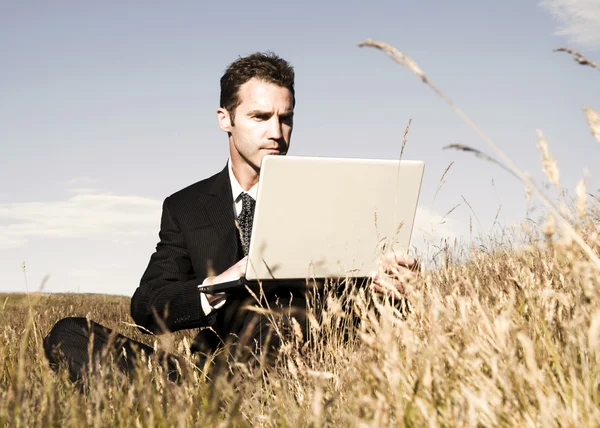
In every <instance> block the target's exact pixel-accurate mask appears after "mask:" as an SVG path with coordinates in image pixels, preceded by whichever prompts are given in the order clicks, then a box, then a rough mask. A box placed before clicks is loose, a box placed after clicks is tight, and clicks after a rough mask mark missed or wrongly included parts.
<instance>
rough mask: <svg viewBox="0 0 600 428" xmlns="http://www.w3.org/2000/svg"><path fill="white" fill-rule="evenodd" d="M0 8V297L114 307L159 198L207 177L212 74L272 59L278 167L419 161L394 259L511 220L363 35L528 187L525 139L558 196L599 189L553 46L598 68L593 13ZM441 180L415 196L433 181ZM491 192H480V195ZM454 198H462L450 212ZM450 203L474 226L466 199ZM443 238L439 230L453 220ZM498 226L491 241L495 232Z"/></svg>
mask: <svg viewBox="0 0 600 428" xmlns="http://www.w3.org/2000/svg"><path fill="white" fill-rule="evenodd" d="M119 3H120V4H117V2H114V3H109V2H96V3H95V4H91V3H89V2H87V3H82V2H75V1H56V2H46V3H40V2H26V1H23V2H12V3H9V2H0V54H1V55H2V67H0V147H1V154H2V155H1V156H0V183H1V184H0V272H2V277H1V278H0V291H22V290H25V281H24V277H23V272H22V271H21V262H22V261H26V263H27V275H28V283H29V289H30V290H34V289H37V288H38V287H39V284H40V282H41V280H42V278H43V277H44V276H45V275H50V277H49V280H48V282H47V283H46V286H45V289H46V290H48V291H81V292H97V293H117V294H126V295H130V294H131V293H132V292H133V290H134V289H135V287H136V286H137V285H138V282H139V278H140V276H141V274H142V273H143V270H144V269H145V267H146V265H147V262H148V259H149V257H150V254H151V253H152V252H153V250H154V246H155V244H156V242H157V239H158V236H157V232H158V227H159V220H160V207H161V203H162V201H163V200H164V198H165V197H166V196H168V195H169V194H171V193H173V192H175V191H177V190H178V189H180V188H182V187H185V186H187V185H188V184H191V183H193V182H196V181H198V180H200V179H203V178H205V177H208V176H210V175H212V174H214V173H215V172H217V171H219V170H220V169H221V168H222V167H223V166H224V165H225V161H226V159H227V155H228V152H227V139H226V135H225V134H224V133H223V132H222V131H220V129H219V128H218V126H217V121H216V116H215V109H216V108H217V107H218V99H219V85H218V82H219V78H220V76H221V75H222V73H223V71H224V69H225V67H226V66H227V65H228V64H229V63H230V62H231V61H233V60H235V59H236V58H237V57H238V56H240V55H246V54H248V53H251V52H255V51H263V50H267V49H269V50H273V51H275V52H276V53H278V54H279V55H281V56H282V57H284V58H286V59H287V60H289V61H290V62H291V63H292V65H293V66H294V67H295V69H296V75H297V81H296V92H297V106H296V116H295V129H294V136H293V139H292V145H291V150H290V154H293V155H307V156H336V157H368V158H383V159H395V158H397V157H398V155H399V151H400V141H401V136H402V132H403V130H404V127H405V125H406V123H407V121H408V120H409V118H412V120H413V123H412V127H411V130H410V133H409V139H408V145H407V148H406V151H405V158H407V159H420V160H424V161H425V163H426V171H425V178H424V182H423V188H422V192H421V199H420V207H419V215H418V218H417V226H416V231H415V236H414V240H413V243H414V244H415V245H416V246H417V247H418V248H419V249H420V250H422V251H424V250H425V249H427V248H428V247H427V245H428V244H427V243H426V242H429V243H434V244H435V243H438V242H439V240H440V239H442V238H443V237H450V238H460V239H462V240H468V238H469V230H468V229H469V222H470V217H473V224H474V227H475V231H474V232H475V233H477V234H483V235H485V234H487V233H489V231H490V228H491V226H492V223H493V220H494V218H495V216H496V213H497V211H498V209H499V207H500V206H502V208H501V210H500V214H499V221H500V224H502V225H504V226H511V225H514V224H517V223H518V222H519V221H521V220H522V219H524V218H525V217H526V216H527V215H529V216H530V217H532V218H537V216H538V215H539V211H535V212H533V213H529V214H528V205H527V203H526V200H525V197H524V186H523V185H522V184H521V183H519V182H517V181H516V180H515V179H514V178H512V177H511V176H509V175H508V174H507V173H506V172H504V171H502V170H501V169H499V168H498V167H496V166H494V165H492V164H490V163H487V162H485V161H482V160H480V159H476V158H474V157H472V156H469V155H468V154H465V153H458V152H454V151H447V150H442V147H443V146H445V145H447V144H451V143H460V144H466V145H469V146H472V147H475V148H478V149H481V150H483V151H485V152H487V153H491V152H490V150H489V149H488V148H487V147H486V146H485V145H484V143H483V142H482V141H481V140H480V139H478V137H477V136H476V135H475V133H474V132H473V131H472V130H470V129H469V128H468V127H467V126H466V125H464V124H463V123H462V122H461V121H460V119H459V118H458V117H457V116H456V115H455V114H454V113H453V112H452V111H451V110H450V109H449V108H448V107H447V106H446V105H445V104H444V103H443V102H442V100H441V99H439V98H438V97H437V96H436V95H435V94H434V93H433V92H432V91H431V90H429V88H427V87H426V86H425V85H423V84H422V83H420V81H418V80H417V78H416V77H415V76H414V75H412V74H411V73H410V71H408V70H407V69H404V68H402V67H400V66H399V65H397V64H395V63H394V62H392V61H391V60H390V59H388V58H387V57H386V56H385V55H384V54H382V53H381V52H378V51H375V50H373V49H367V48H362V49H361V48H358V47H357V43H359V42H361V41H363V40H365V39H366V38H369V37H370V38H372V39H375V40H381V41H385V42H388V43H390V44H392V45H394V46H396V47H397V48H398V49H399V50H401V51H402V52H404V53H405V54H407V55H409V56H411V57H412V58H413V59H414V60H415V61H416V62H417V63H418V64H419V65H420V66H421V68H422V69H423V70H424V71H425V72H426V73H427V75H428V76H429V78H430V79H431V80H432V81H433V82H434V83H435V84H436V85H437V86H438V87H439V88H440V89H442V90H443V91H444V92H445V93H446V94H447V95H448V96H449V97H450V98H451V99H452V100H453V101H454V102H455V103H456V104H458V105H459V106H460V107H461V108H462V109H463V110H464V111H465V112H466V113H467V114H468V115H470V116H471V118H472V119H473V120H474V121H475V122H476V123H477V124H478V125H479V126H480V127H481V128H482V129H483V130H485V131H486V132H487V133H488V134H489V135H490V136H491V137H492V138H493V139H494V140H495V142H496V143H497V144H498V145H499V146H501V148H502V150H504V151H505V153H506V154H507V155H508V156H510V157H511V158H512V159H513V160H514V161H515V162H516V163H517V165H518V166H519V167H520V168H521V169H523V170H524V171H527V172H528V173H530V174H531V175H532V176H533V177H535V178H536V180H537V181H538V182H541V181H542V180H543V176H542V173H541V168H540V155H539V152H538V150H537V149H536V141H537V135H536V129H538V128H539V129H541V130H542V131H543V132H544V134H545V135H546V138H547V140H548V142H549V145H550V150H551V152H552V153H553V155H554V156H555V158H556V159H557V161H558V165H559V168H560V172H561V182H562V185H563V187H564V188H565V189H566V190H568V191H569V192H570V193H571V194H574V188H575V185H576V183H577V180H579V178H581V177H582V176H583V170H584V168H587V169H589V171H590V174H591V177H589V178H588V180H587V183H588V186H589V188H590V190H594V191H595V190H596V189H600V179H599V178H598V176H597V174H598V173H597V171H598V170H599V168H598V167H599V166H600V144H598V143H597V142H596V141H595V140H594V139H593V138H592V136H591V135H590V132H589V129H588V127H587V125H586V122H585V117H584V114H583V111H582V110H583V108H584V107H592V108H594V109H595V110H600V104H598V100H600V84H599V83H600V75H599V74H598V72H597V71H596V70H593V69H591V68H588V67H582V66H579V65H577V64H575V63H574V62H573V61H572V60H571V58H570V57H569V56H568V55H566V54H564V53H554V52H552V49H554V48H556V47H560V46H569V47H572V48H576V49H578V50H581V51H582V52H583V53H585V54H586V55H587V56H588V57H589V58H590V59H593V60H596V61H598V60H599V59H600V50H599V48H600V6H599V5H598V2H597V1H592V0H569V1H566V0H565V1H561V0H550V1H545V2H542V3H539V2H535V1H529V2H526V1H517V0H510V1H504V2H493V1H485V0H484V1H455V2H442V1H437V2H434V1H421V2H412V1H394V2H392V1H370V2H366V1H360V2H359V1H345V2H327V1H319V2H316V1H305V2H289V3H285V2H266V1H254V2H236V1H231V2H226V3H214V2H211V3H210V4H207V3H204V2H191V1H190V2H183V1H179V2H169V3H168V4H167V3H166V2H152V1H150V2H135V1H130V2H119ZM452 161H454V162H455V163H454V165H453V166H452V168H451V169H450V171H449V172H448V174H447V176H446V183H445V184H444V186H443V188H442V189H441V190H440V191H439V193H438V195H437V198H435V200H434V194H435V192H436V188H437V185H438V181H439V179H440V176H441V175H442V172H443V171H444V169H445V168H446V167H447V166H448V164H449V163H450V162H452ZM492 183H493V184H492ZM463 197H464V199H463ZM465 199H466V201H468V202H469V204H470V205H471V206H472V208H473V211H474V213H475V216H476V219H475V217H474V215H473V212H472V211H471V209H470V208H469V207H468V206H467V204H466V203H465V201H464V200H465ZM457 204H460V206H459V207H458V208H457V209H456V210H455V211H453V212H452V214H450V215H449V216H448V217H447V218H446V219H445V222H444V223H441V222H440V220H441V218H442V217H443V215H444V214H445V213H446V212H447V211H448V210H450V209H451V208H452V207H454V206H455V205H457ZM496 227H497V226H496Z"/></svg>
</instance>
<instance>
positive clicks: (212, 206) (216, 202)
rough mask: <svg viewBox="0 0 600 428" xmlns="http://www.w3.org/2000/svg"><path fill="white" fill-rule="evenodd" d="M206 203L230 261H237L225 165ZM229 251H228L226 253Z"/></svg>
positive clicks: (235, 237) (231, 203)
mask: <svg viewBox="0 0 600 428" xmlns="http://www.w3.org/2000/svg"><path fill="white" fill-rule="evenodd" d="M208 193H209V197H208V200H207V201H206V205H205V208H206V211H207V213H208V218H209V219H210V221H211V223H212V224H213V227H214V228H215V230H216V231H217V233H218V234H219V237H220V238H221V240H222V242H223V244H224V247H225V249H226V252H227V253H228V255H229V256H230V258H231V260H232V261H236V260H237V254H238V238H237V233H236V232H237V228H236V227H235V217H234V213H233V197H232V194H231V182H230V181H229V171H228V168H227V165H226V166H225V168H224V169H223V171H221V172H220V173H219V175H217V178H216V179H215V181H214V183H213V185H212V187H211V189H210V191H209V192H208ZM228 250H229V251H228Z"/></svg>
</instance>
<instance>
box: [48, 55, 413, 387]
mask: <svg viewBox="0 0 600 428" xmlns="http://www.w3.org/2000/svg"><path fill="white" fill-rule="evenodd" d="M295 101H296V98H295V92H294V70H293V68H292V67H291V66H290V65H289V64H288V63H287V62H286V61H285V60H283V59H281V58H280V57H278V56H276V55H274V54H271V53H266V54H263V53H255V54H252V55H249V56H247V57H244V58H239V59H238V60H236V61H234V62H233V63H232V64H231V65H230V66H229V67H228V68H227V70H226V72H225V74H224V75H223V77H222V78H221V97H220V107H219V108H218V109H217V119H218V123H219V126H220V128H221V129H222V130H223V131H224V132H226V133H227V135H228V141H229V160H228V162H227V165H226V166H225V168H224V169H223V170H222V171H221V172H219V173H217V174H216V175H213V176H212V177H210V178H207V179H205V180H202V181H200V182H198V183H195V184H193V185H191V186H189V187H186V188H185V189H183V190H180V191H179V192H176V193H175V194H173V195H171V196H169V197H168V198H166V200H165V201H164V204H163V211H162V219H161V226H160V233H159V236H160V242H159V243H158V244H157V247H156V252H155V253H154V254H153V255H152V256H151V258H150V262H149V264H148V267H147V269H146V271H145V273H144V275H143V276H142V279H141V282H140V286H139V287H138V288H137V290H136V291H135V294H134V295H133V297H132V299H131V316H132V317H133V319H134V321H135V322H136V324H137V325H139V326H140V327H141V328H143V329H145V330H149V331H151V332H154V333H161V332H164V331H177V330H181V329H189V328H202V327H211V328H210V329H208V328H205V329H202V330H201V331H200V332H199V334H198V336H197V337H196V339H195V341H194V344H193V346H192V350H193V351H200V352H214V351H216V350H217V349H219V348H220V347H221V346H222V344H224V343H225V344H233V348H232V349H233V351H231V352H230V353H229V354H228V355H229V356H232V357H233V358H248V356H249V355H250V354H251V353H252V352H257V351H260V350H261V348H262V347H263V341H264V339H265V338H267V339H268V342H269V346H268V349H269V350H271V351H274V350H275V349H277V345H278V344H279V341H280V340H281V338H280V337H278V336H277V335H274V334H273V331H272V326H271V325H270V323H269V319H268V318H267V317H265V316H263V315H260V314H258V313H256V312H254V311H251V310H249V309H248V306H249V305H250V304H251V303H256V302H253V300H252V298H247V299H242V298H234V297H232V296H230V297H224V296H219V295H210V294H204V293H201V292H199V290H198V286H199V285H201V284H207V283H208V284H210V283H218V282H222V281H228V280H232V279H235V278H239V277H242V276H243V275H244V274H245V266H246V260H247V255H248V247H249V237H250V234H251V227H252V219H253V212H254V204H255V200H256V193H257V183H258V179H259V173H260V165H261V161H262V159H263V157H264V156H266V155H268V154H275V155H285V154H286V153H287V151H288V149H289V146H290V140H291V136H292V129H293V124H294V106H295ZM413 265H414V260H404V259H397V258H393V261H392V263H391V264H389V265H388V266H387V270H388V271H389V270H390V269H396V270H397V269H401V268H402V267H409V268H410V267H411V266H413ZM385 271H386V269H385V268H384V269H383V270H382V271H381V272H380V273H379V274H378V275H376V276H374V280H373V284H372V285H373V287H374V289H375V290H376V291H379V292H387V293H389V292H392V293H397V291H398V290H400V291H401V289H402V287H403V283H402V282H398V281H396V283H395V284H394V283H393V281H391V280H390V279H389V278H386V276H385ZM260 303H263V304H268V305H269V307H270V308H272V309H275V310H278V311H279V312H280V313H281V315H282V316H281V320H282V324H283V332H284V334H285V331H286V326H287V327H289V326H290V323H291V318H292V317H294V318H296V319H297V321H298V323H299V325H300V326H301V327H304V325H305V323H304V311H305V309H306V299H305V295H304V293H298V292H290V291H289V290H288V291H280V292H279V293H277V292H274V293H271V294H269V295H266V296H264V301H262V302H260ZM91 333H93V338H94V339H93V340H94V343H93V349H94V353H93V354H94V355H96V353H100V352H101V350H102V349H104V348H105V347H106V346H107V345H108V346H112V347H115V348H116V349H117V351H118V350H119V349H120V348H122V347H124V348H125V349H126V351H127V352H126V354H127V355H134V354H135V353H136V350H135V348H139V349H143V350H144V351H145V352H146V353H152V349H151V348H150V347H148V346H146V345H143V344H141V343H138V342H135V341H133V340H131V339H128V338H125V337H124V336H121V335H117V336H116V341H115V342H114V343H111V344H110V345H109V335H110V334H111V332H110V331H109V330H108V329H106V328H104V327H102V326H100V325H99V324H96V323H93V322H92V323H91V325H90V326H88V321H87V320H85V319H84V318H67V319H64V320H61V321H59V322H58V323H57V324H56V325H55V326H54V328H53V329H52V330H51V332H50V333H49V335H48V336H47V337H46V339H45V341H44V346H45V349H46V354H47V356H48V358H49V360H50V362H51V364H52V365H53V366H54V367H55V366H56V364H57V363H58V357H57V353H56V352H55V350H56V349H57V348H60V351H61V352H62V353H63V354H64V358H65V359H66V361H67V363H68V365H69V369H70V373H71V377H72V379H77V378H78V376H79V372H80V370H81V369H85V368H86V367H87V366H88V364H89V361H88V342H89V337H90V335H91ZM271 354H273V352H271ZM119 366H120V367H121V369H122V370H124V371H126V372H128V371H130V370H132V364H131V362H130V361H127V360H125V359H121V360H119Z"/></svg>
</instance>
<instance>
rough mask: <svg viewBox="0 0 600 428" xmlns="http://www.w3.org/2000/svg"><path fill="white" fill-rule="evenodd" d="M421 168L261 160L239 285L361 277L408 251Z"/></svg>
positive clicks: (315, 160)
mask: <svg viewBox="0 0 600 428" xmlns="http://www.w3.org/2000/svg"><path fill="white" fill-rule="evenodd" d="M423 170H424V163H423V162H421V161H401V162H400V161H394V160H379V159H341V158H318V157H299V156H272V155H269V156H265V157H264V158H263V160H262V164H261V170H260V179H259V185H258V196H257V201H256V207H255V212H254V223H253V226H252V237H251V240H250V249H249V254H248V256H249V257H248V265H247V268H246V280H257V279H259V280H267V279H298V278H327V277H346V276H350V277H366V276H368V275H369V273H370V272H371V271H373V270H375V269H376V263H377V259H378V257H379V256H380V255H381V254H382V253H383V252H385V251H389V250H391V249H394V250H396V251H407V250H408V249H409V245H410V237H411V233H412V228H413V223H414V218H415V213H416V209H417V202H418V198H419V192H420V188H421V180H422V177H423Z"/></svg>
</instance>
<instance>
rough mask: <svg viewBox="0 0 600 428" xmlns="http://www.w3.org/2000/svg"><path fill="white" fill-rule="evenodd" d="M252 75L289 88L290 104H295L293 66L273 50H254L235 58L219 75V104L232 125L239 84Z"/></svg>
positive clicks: (238, 98)
mask: <svg viewBox="0 0 600 428" xmlns="http://www.w3.org/2000/svg"><path fill="white" fill-rule="evenodd" d="M253 77H256V78H257V79H260V80H263V81H265V82H268V83H274V84H275V85H278V86H282V87H284V88H287V89H289V91H290V93H291V94H292V103H293V104H292V105H293V106H295V105H296V95H295V93H294V68H293V67H292V66H291V65H290V64H289V63H288V62H287V61H286V60H284V59H283V58H280V57H279V56H277V55H275V54H274V53H273V52H256V53H253V54H251V55H248V56H246V57H243V58H238V59H236V60H235V61H234V62H232V63H231V64H229V67H227V70H225V74H223V77H221V100H220V105H221V108H224V109H226V110H227V111H228V112H229V115H230V116H231V122H232V123H231V124H232V125H233V124H234V123H233V120H234V116H235V109H236V108H237V106H239V105H240V97H239V89H240V86H242V85H243V84H244V83H246V82H247V81H248V80H250V79H252V78H253Z"/></svg>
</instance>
